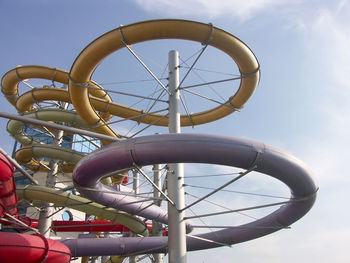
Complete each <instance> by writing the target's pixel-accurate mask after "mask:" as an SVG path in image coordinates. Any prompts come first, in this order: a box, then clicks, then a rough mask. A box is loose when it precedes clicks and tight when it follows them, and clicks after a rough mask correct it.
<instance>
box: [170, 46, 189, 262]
mask: <svg viewBox="0 0 350 263" xmlns="http://www.w3.org/2000/svg"><path fill="white" fill-rule="evenodd" d="M178 86H179V53H178V52H177V51H176V50H171V51H170V52H169V84H168V87H169V92H170V95H169V132H170V133H180V132H181V125H180V93H179V90H178V89H177V88H178ZM169 151H171V149H169ZM168 167H169V171H168V176H167V178H168V181H167V185H168V196H169V197H170V199H171V200H173V201H174V203H175V205H171V204H169V203H168V217H169V225H168V231H169V233H168V236H169V237H168V248H169V263H186V262H187V259H186V252H187V251H186V226H185V221H184V217H185V213H184V211H181V210H182V209H183V208H184V207H185V197H184V186H183V184H184V179H183V178H184V168H183V164H182V163H177V164H168Z"/></svg>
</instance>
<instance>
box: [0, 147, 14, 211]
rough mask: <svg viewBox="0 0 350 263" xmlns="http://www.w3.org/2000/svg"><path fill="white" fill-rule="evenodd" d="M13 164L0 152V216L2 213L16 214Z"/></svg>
mask: <svg viewBox="0 0 350 263" xmlns="http://www.w3.org/2000/svg"><path fill="white" fill-rule="evenodd" d="M13 173H14V166H13V164H12V163H10V162H9V161H8V160H7V158H6V157H5V156H3V155H2V154H0V217H1V216H3V215H4V213H5V212H6V213H9V214H11V215H15V214H17V208H16V204H17V195H16V184H15V179H14V177H13Z"/></svg>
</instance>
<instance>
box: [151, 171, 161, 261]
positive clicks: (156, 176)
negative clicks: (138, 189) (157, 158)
mask: <svg viewBox="0 0 350 263" xmlns="http://www.w3.org/2000/svg"><path fill="white" fill-rule="evenodd" d="M160 167H161V166H160V164H155V165H153V182H154V184H155V185H156V186H157V187H158V189H162V180H161V174H160ZM158 189H157V188H156V187H154V188H153V197H154V198H156V199H155V200H154V204H155V205H156V206H160V204H161V201H160V200H159V199H157V198H159V197H161V193H160V192H159V191H158ZM162 234H163V232H162V224H161V223H159V222H157V221H155V220H152V236H153V237H156V236H162ZM153 262H154V263H163V254H160V253H159V254H153Z"/></svg>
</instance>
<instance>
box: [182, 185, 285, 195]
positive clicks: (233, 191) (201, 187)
mask: <svg viewBox="0 0 350 263" xmlns="http://www.w3.org/2000/svg"><path fill="white" fill-rule="evenodd" d="M185 186H188V187H193V188H199V189H207V190H214V189H216V188H213V187H205V186H198V185H191V184H185ZM222 191H223V192H228V193H235V194H243V195H255V196H262V197H270V198H278V199H290V198H289V197H285V196H277V195H266V194H256V193H250V192H243V191H236V190H225V189H223V190H222Z"/></svg>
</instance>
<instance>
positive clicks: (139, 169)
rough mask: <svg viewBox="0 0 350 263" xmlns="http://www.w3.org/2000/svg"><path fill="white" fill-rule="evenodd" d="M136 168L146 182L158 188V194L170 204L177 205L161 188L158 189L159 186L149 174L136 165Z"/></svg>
mask: <svg viewBox="0 0 350 263" xmlns="http://www.w3.org/2000/svg"><path fill="white" fill-rule="evenodd" d="M134 167H135V168H136V170H137V171H138V172H139V173H140V174H142V175H143V176H144V177H145V178H146V180H147V181H148V182H150V183H151V184H152V185H153V187H154V188H156V189H157V190H158V192H159V193H160V194H161V195H162V196H164V197H165V199H166V200H168V201H169V203H170V204H172V205H175V204H174V202H173V201H172V200H171V199H170V198H169V197H168V196H167V195H166V194H165V193H164V192H163V191H162V189H160V188H159V187H158V185H156V184H155V183H154V182H153V181H152V180H151V178H149V177H148V176H147V174H146V173H145V172H144V171H142V169H141V168H140V167H139V166H138V165H137V164H136V163H134Z"/></svg>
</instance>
